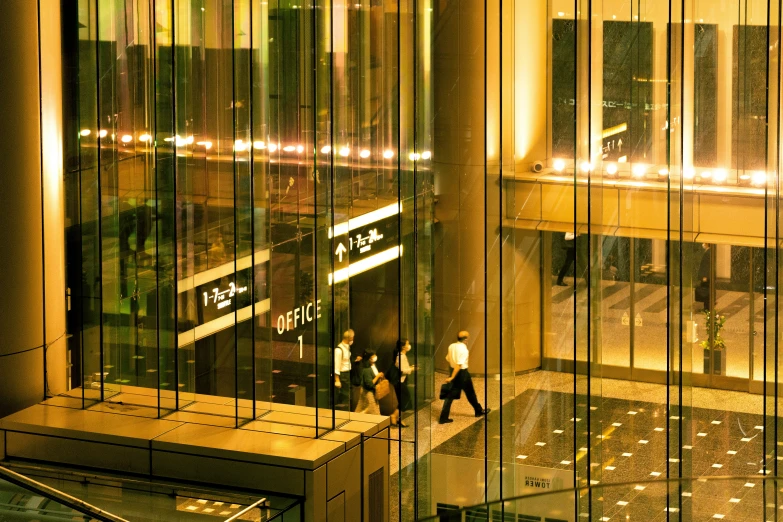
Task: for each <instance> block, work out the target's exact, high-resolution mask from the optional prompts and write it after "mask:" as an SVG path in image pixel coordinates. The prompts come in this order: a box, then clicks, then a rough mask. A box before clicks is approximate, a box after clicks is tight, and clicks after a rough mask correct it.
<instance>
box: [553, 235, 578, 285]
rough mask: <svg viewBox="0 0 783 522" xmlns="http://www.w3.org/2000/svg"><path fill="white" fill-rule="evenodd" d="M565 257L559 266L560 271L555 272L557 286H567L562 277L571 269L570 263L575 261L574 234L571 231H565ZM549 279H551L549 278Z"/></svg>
mask: <svg viewBox="0 0 783 522" xmlns="http://www.w3.org/2000/svg"><path fill="white" fill-rule="evenodd" d="M564 249H565V259H563V265H562V266H561V267H560V271H559V272H558V273H557V286H568V285H567V284H566V283H565V282H564V281H563V278H564V277H565V276H566V274H568V271H569V270H571V265H573V264H574V262H575V261H576V234H574V233H573V232H566V233H565V245H564ZM550 281H551V279H550Z"/></svg>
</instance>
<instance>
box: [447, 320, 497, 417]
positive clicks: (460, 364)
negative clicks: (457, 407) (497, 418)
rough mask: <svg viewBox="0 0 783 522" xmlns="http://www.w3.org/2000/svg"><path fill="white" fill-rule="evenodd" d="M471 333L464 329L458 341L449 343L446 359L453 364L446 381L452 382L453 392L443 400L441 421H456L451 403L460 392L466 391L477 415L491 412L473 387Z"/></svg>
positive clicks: (459, 334) (458, 336)
mask: <svg viewBox="0 0 783 522" xmlns="http://www.w3.org/2000/svg"><path fill="white" fill-rule="evenodd" d="M469 337H470V334H469V333H468V332H467V331H466V330H462V331H461V332H460V333H458V334H457V342H456V343H452V344H450V345H449V352H448V354H447V355H446V360H447V361H448V362H449V364H450V365H451V376H450V377H449V378H448V379H446V382H449V383H452V391H453V394H450V395H449V396H448V397H446V399H445V400H444V402H443V409H442V410H441V412H440V423H441V424H447V423H449V422H454V421H453V420H452V419H450V418H449V412H450V411H451V403H452V402H454V399H455V398H459V392H460V391H464V392H465V397H466V398H467V399H468V402H469V403H470V405H471V406H473V410H474V411H475V412H476V417H481V416H482V415H486V414H487V413H489V410H488V409H487V410H485V409H484V408H483V407H482V406H481V404H479V401H478V399H477V398H476V390H475V389H474V388H473V379H471V377H470V372H468V358H469V356H470V353H469V352H468V346H467V344H466V343H467V342H468V338H469Z"/></svg>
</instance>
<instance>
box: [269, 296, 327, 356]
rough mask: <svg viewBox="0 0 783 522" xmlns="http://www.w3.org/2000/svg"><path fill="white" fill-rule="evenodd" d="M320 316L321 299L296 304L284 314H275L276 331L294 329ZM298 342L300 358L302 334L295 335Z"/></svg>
mask: <svg viewBox="0 0 783 522" xmlns="http://www.w3.org/2000/svg"><path fill="white" fill-rule="evenodd" d="M320 318H321V300H320V299H318V300H317V301H313V302H310V303H307V304H306V305H301V306H297V307H296V308H294V309H293V310H289V311H288V312H286V313H284V314H280V315H278V316H277V333H278V335H283V333H285V332H289V331H291V330H296V329H297V328H299V327H302V326H304V325H306V324H308V323H312V322H313V321H314V320H316V319H320ZM297 341H298V342H299V358H300V359H301V358H302V336H301V335H300V336H299V337H297Z"/></svg>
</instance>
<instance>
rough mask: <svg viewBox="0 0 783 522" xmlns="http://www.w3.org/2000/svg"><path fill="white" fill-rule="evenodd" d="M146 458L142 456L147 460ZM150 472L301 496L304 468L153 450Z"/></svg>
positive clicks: (163, 475)
mask: <svg viewBox="0 0 783 522" xmlns="http://www.w3.org/2000/svg"><path fill="white" fill-rule="evenodd" d="M147 459H148V457H145V460H147ZM152 474H153V475H154V476H156V477H165V478H171V479H178V480H190V481H194V482H204V483H210V484H220V485H223V486H236V487H242V488H250V489H257V490H263V491H269V492H273V493H285V494H290V495H303V494H304V482H305V478H304V475H305V471H303V470H298V469H293V468H283V467H278V466H265V465H263V464H253V463H249V462H238V461H234V460H224V459H217V458H211V457H196V456H193V455H180V454H177V453H169V452H166V451H154V450H153V451H152Z"/></svg>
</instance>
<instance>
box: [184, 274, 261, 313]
mask: <svg viewBox="0 0 783 522" xmlns="http://www.w3.org/2000/svg"><path fill="white" fill-rule="evenodd" d="M251 276H252V268H245V269H244V270H241V271H238V272H237V273H236V274H229V275H225V276H223V277H221V278H220V279H217V280H215V281H210V282H208V283H204V284H202V285H199V286H197V287H196V295H197V296H198V297H199V307H198V322H197V324H204V323H207V322H209V321H212V320H214V319H217V318H218V317H222V316H224V315H226V314H229V313H231V312H234V311H236V310H237V309H239V308H242V307H245V306H248V305H249V304H250V295H249V292H248V286H247V285H248V284H250V280H251Z"/></svg>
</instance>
